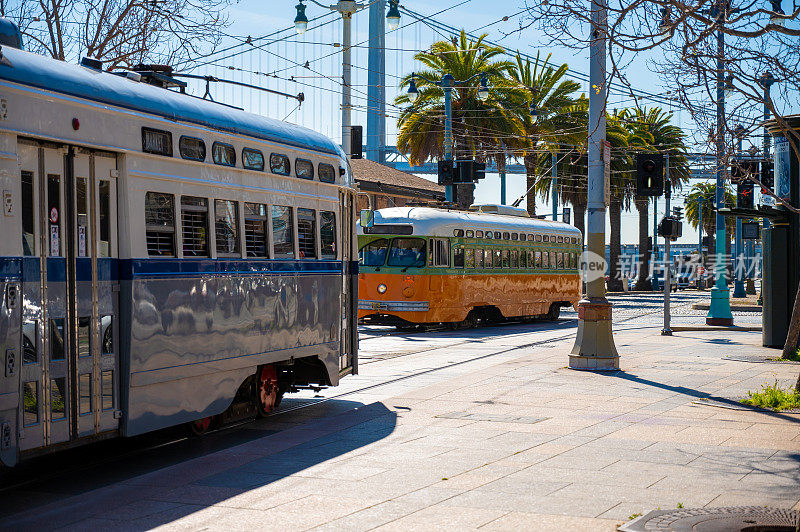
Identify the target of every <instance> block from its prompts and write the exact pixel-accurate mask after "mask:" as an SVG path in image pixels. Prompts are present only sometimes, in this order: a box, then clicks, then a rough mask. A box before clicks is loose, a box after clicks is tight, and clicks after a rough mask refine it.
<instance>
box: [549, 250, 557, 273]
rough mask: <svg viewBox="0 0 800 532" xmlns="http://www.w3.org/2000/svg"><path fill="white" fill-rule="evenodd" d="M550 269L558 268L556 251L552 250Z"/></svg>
mask: <svg viewBox="0 0 800 532" xmlns="http://www.w3.org/2000/svg"><path fill="white" fill-rule="evenodd" d="M550 269H551V270H555V269H556V252H555V251H551V252H550Z"/></svg>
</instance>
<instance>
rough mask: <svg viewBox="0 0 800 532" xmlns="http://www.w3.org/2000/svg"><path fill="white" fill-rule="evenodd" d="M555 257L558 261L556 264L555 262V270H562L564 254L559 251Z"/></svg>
mask: <svg viewBox="0 0 800 532" xmlns="http://www.w3.org/2000/svg"><path fill="white" fill-rule="evenodd" d="M557 257H558V259H557V262H556V268H558V269H559V270H563V269H564V254H563V253H562V252H560V251H559V252H558V255H557Z"/></svg>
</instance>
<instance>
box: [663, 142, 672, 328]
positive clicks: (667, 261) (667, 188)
mask: <svg viewBox="0 0 800 532" xmlns="http://www.w3.org/2000/svg"><path fill="white" fill-rule="evenodd" d="M664 166H665V167H666V175H665V176H664V199H666V201H667V206H666V207H665V209H664V216H669V200H670V197H671V196H672V186H671V183H670V181H669V152H667V153H666V154H665V155H664ZM669 245H670V240H669V238H667V237H664V328H663V329H661V334H662V336H672V329H670V328H669V319H670V315H669V296H670V291H669V289H670V284H671V278H670V277H671V275H672V272H671V271H670V270H671V269H672V268H671V266H672V255H671V254H670V251H669Z"/></svg>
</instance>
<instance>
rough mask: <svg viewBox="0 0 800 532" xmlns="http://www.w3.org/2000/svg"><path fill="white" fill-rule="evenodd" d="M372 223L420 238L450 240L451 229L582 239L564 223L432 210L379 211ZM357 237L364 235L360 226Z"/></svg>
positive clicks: (396, 208)
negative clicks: (395, 227) (405, 230)
mask: <svg viewBox="0 0 800 532" xmlns="http://www.w3.org/2000/svg"><path fill="white" fill-rule="evenodd" d="M373 220H374V225H412V226H413V227H414V233H413V234H414V235H423V236H453V230H454V229H463V230H467V229H472V230H476V231H516V232H532V233H542V234H557V235H563V236H574V237H580V235H581V232H580V231H579V230H578V229H577V228H576V227H574V226H571V225H569V224H565V223H563V222H553V221H550V220H541V219H539V218H524V217H521V216H505V215H499V214H487V213H481V212H467V211H451V210H444V209H434V208H431V207H389V208H387V209H379V210H376V211H375V214H374V219H373ZM358 234H364V232H363V229H362V228H361V227H360V226H359V227H358ZM376 234H377V233H376Z"/></svg>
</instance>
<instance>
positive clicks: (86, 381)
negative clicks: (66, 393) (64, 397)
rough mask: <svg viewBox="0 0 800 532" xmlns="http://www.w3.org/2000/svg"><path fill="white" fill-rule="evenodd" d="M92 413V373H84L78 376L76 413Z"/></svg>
mask: <svg viewBox="0 0 800 532" xmlns="http://www.w3.org/2000/svg"><path fill="white" fill-rule="evenodd" d="M91 413H92V374H91V373H84V374H83V375H80V376H79V377H78V414H80V415H81V416H83V415H86V414H91Z"/></svg>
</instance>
